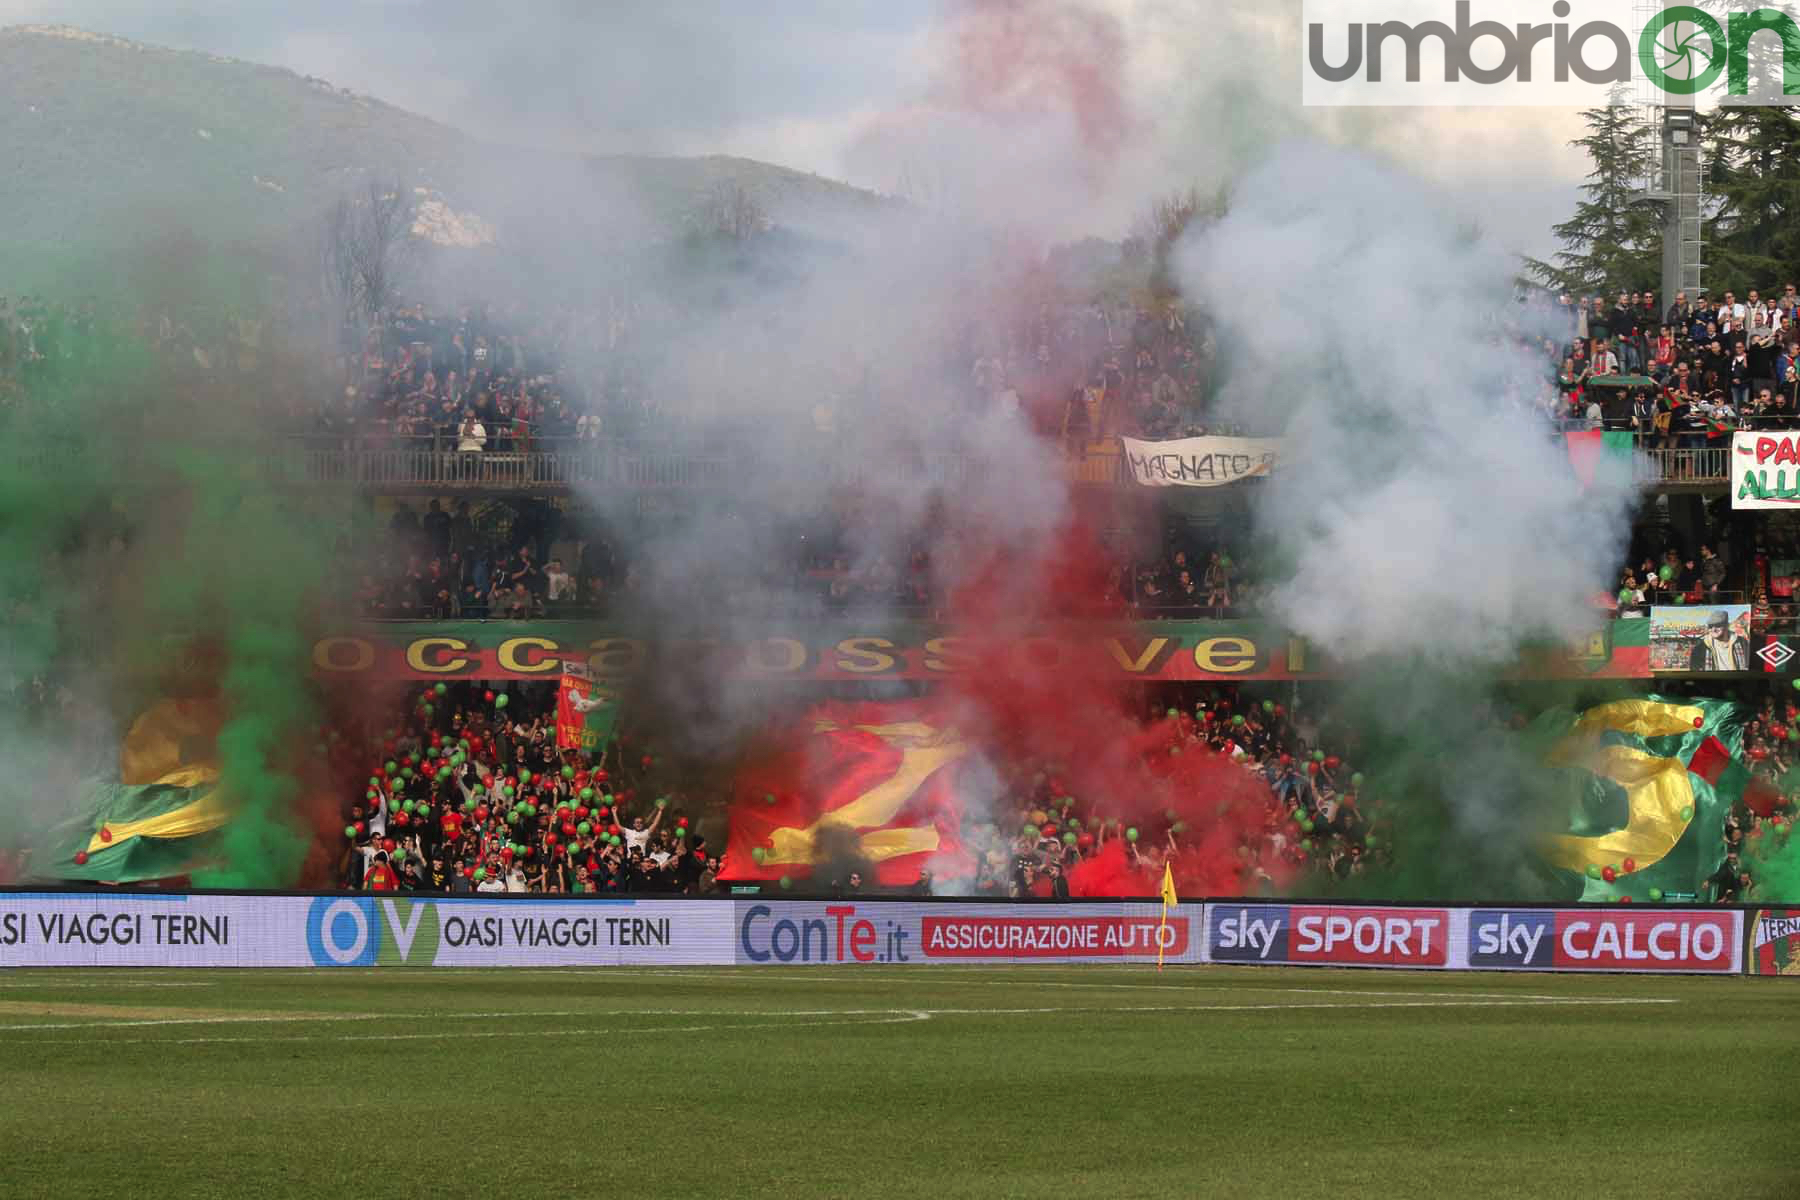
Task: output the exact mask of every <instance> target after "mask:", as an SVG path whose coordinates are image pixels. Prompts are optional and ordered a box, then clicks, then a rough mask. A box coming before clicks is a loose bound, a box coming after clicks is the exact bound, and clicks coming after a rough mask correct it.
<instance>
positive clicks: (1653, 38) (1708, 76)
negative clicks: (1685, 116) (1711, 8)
mask: <svg viewBox="0 0 1800 1200" xmlns="http://www.w3.org/2000/svg"><path fill="white" fill-rule="evenodd" d="M1683 25H1687V26H1691V28H1688V29H1682V28H1681V26H1683ZM1703 35H1704V37H1705V40H1706V46H1705V48H1704V49H1702V48H1701V45H1700V41H1701V37H1702V36H1703ZM1726 45H1727V43H1726V40H1725V30H1724V29H1722V28H1720V26H1719V23H1718V22H1717V21H1715V20H1714V19H1713V18H1712V15H1711V14H1710V13H1705V12H1702V11H1700V10H1699V9H1697V8H1694V7H1692V6H1690V5H1685V4H1683V5H1677V6H1676V7H1674V8H1665V9H1663V10H1662V11H1661V12H1659V13H1657V14H1656V15H1655V16H1654V17H1651V18H1650V21H1649V23H1648V24H1647V25H1645V26H1644V31H1643V32H1642V33H1640V34H1638V62H1639V64H1641V65H1642V66H1643V68H1644V74H1646V75H1648V76H1649V77H1650V80H1651V82H1653V83H1655V84H1656V86H1658V87H1660V88H1661V89H1662V90H1663V91H1665V92H1669V93H1671V94H1672V95H1676V96H1692V95H1693V94H1694V93H1695V92H1698V91H1701V90H1703V89H1705V88H1708V87H1711V86H1712V83H1713V80H1715V79H1717V78H1718V77H1719V72H1720V71H1723V70H1724V69H1725V49H1726Z"/></svg>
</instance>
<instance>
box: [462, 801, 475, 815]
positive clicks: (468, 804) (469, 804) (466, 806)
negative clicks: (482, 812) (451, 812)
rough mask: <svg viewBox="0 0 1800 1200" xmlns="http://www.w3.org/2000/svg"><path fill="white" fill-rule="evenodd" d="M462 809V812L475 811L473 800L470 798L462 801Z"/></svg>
mask: <svg viewBox="0 0 1800 1200" xmlns="http://www.w3.org/2000/svg"><path fill="white" fill-rule="evenodd" d="M463 811H464V812H474V811H475V801H474V800H473V799H472V798H471V799H468V800H464V801H463Z"/></svg>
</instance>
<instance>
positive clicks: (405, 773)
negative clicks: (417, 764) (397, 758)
mask: <svg viewBox="0 0 1800 1200" xmlns="http://www.w3.org/2000/svg"><path fill="white" fill-rule="evenodd" d="M412 777H413V769H412V768H411V767H401V768H400V778H402V779H411V778H412Z"/></svg>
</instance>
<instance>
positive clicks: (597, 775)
mask: <svg viewBox="0 0 1800 1200" xmlns="http://www.w3.org/2000/svg"><path fill="white" fill-rule="evenodd" d="M610 778H611V776H610V775H608V774H607V773H606V772H605V771H595V772H594V782H595V783H605V782H606V781H607V780H608V779H610Z"/></svg>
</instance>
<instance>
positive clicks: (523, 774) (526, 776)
mask: <svg viewBox="0 0 1800 1200" xmlns="http://www.w3.org/2000/svg"><path fill="white" fill-rule="evenodd" d="M519 782H520V783H530V782H531V772H530V771H527V770H526V769H525V768H524V767H520V768H519Z"/></svg>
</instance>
